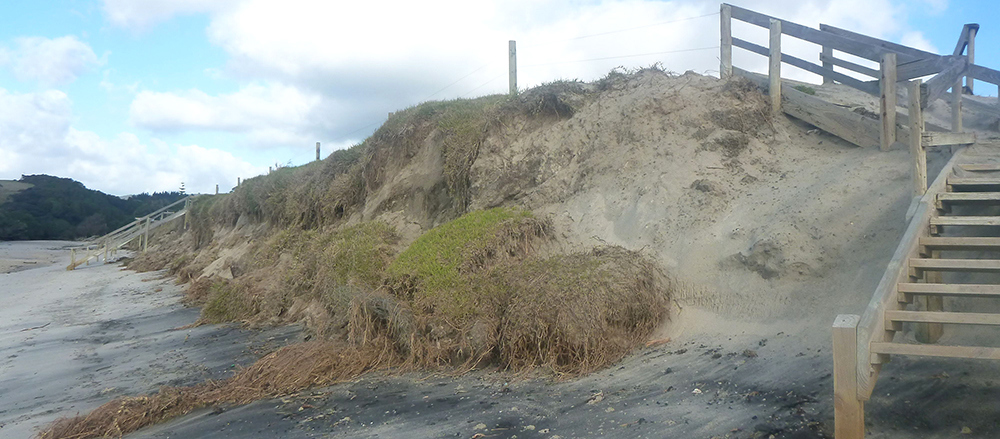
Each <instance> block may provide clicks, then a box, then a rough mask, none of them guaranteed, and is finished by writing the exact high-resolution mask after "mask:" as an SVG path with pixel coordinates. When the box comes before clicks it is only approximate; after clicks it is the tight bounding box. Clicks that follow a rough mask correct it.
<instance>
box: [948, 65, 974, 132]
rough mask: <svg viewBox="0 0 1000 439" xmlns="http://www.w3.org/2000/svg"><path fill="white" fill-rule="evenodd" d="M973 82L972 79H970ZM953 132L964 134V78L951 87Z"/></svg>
mask: <svg viewBox="0 0 1000 439" xmlns="http://www.w3.org/2000/svg"><path fill="white" fill-rule="evenodd" d="M969 80H970V81H971V80H972V77H971V76H970V77H969ZM951 132H953V133H961V132H962V78H958V81H955V85H953V86H951Z"/></svg>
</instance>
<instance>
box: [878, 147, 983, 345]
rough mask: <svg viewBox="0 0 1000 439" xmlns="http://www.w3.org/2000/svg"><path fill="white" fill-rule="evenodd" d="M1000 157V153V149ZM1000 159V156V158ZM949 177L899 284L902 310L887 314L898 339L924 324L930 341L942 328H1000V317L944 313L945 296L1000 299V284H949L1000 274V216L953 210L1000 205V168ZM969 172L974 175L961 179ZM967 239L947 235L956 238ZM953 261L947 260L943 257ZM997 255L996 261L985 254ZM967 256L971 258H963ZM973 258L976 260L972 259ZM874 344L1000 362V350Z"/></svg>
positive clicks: (979, 166)
mask: <svg viewBox="0 0 1000 439" xmlns="http://www.w3.org/2000/svg"><path fill="white" fill-rule="evenodd" d="M998 153H1000V151H998ZM998 156H1000V154H998ZM957 168H958V170H955V169H952V171H951V172H950V175H947V176H946V177H945V178H946V179H945V184H944V188H943V189H944V191H943V192H940V193H936V194H932V195H933V197H934V207H935V209H934V211H933V212H931V214H930V216H929V218H928V222H927V224H928V226H929V229H928V231H927V232H928V236H925V237H920V238H918V240H917V257H910V258H908V259H907V273H908V277H909V279H907V280H906V281H905V282H897V284H896V292H897V303H898V307H895V309H893V308H887V309H885V310H884V317H883V321H884V325H885V330H886V331H887V332H890V333H892V335H893V336H894V335H895V334H896V333H897V332H899V331H901V330H902V326H903V323H905V322H909V323H920V324H926V325H937V326H928V327H930V328H932V330H930V331H929V332H928V333H929V334H930V336H929V339H927V340H924V341H927V342H936V341H937V339H938V338H940V333H941V329H940V325H944V324H948V325H992V326H1000V313H978V312H975V313H973V312H947V311H944V310H943V309H941V308H942V307H941V306H940V305H941V304H942V303H943V298H945V297H949V298H953V299H961V298H969V297H978V298H982V297H987V298H997V299H1000V282H998V284H965V283H945V282H943V281H942V279H943V275H944V274H945V273H1000V259H996V257H997V256H998V255H1000V238H998V237H995V236H989V235H990V233H991V232H992V234H994V235H995V234H996V227H997V226H1000V216H996V215H988V216H987V215H957V214H955V211H956V210H958V209H952V207H954V206H962V208H963V209H966V210H970V209H972V210H975V208H976V207H982V208H983V209H978V210H984V209H988V208H990V207H993V206H997V205H1000V176H997V175H995V174H996V173H998V172H1000V164H995V163H961V164H958V166H957ZM958 172H962V173H963V174H973V175H962V176H959V175H956V173H958ZM956 234H960V235H961V236H945V235H956ZM943 252H944V253H947V254H948V257H942V253H943ZM991 252H992V253H996V254H995V255H993V256H992V257H989V258H987V257H981V255H982V254H984V253H986V254H989V253H991ZM963 255H965V256H966V257H962V256H963ZM969 255H972V256H969ZM918 301H920V302H923V303H924V304H926V305H925V306H924V308H925V309H924V310H911V308H915V307H916V305H917V302H918ZM893 338H894V337H892V336H890V337H887V339H888V340H890V341H887V342H873V343H872V344H871V346H870V349H871V353H872V354H875V355H926V356H934V357H955V358H980V359H1000V348H996V347H980V346H941V345H935V344H904V343H900V342H895V341H892V340H893Z"/></svg>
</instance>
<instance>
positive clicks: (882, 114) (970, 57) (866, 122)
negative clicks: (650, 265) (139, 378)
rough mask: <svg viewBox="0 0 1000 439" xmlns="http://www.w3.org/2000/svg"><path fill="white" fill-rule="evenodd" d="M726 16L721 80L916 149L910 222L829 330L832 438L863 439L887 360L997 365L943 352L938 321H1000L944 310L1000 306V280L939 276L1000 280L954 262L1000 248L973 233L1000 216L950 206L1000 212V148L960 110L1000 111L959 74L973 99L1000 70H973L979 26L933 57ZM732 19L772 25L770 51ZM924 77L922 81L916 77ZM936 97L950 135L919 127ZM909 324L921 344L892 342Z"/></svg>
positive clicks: (985, 351)
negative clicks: (961, 304) (764, 70)
mask: <svg viewBox="0 0 1000 439" xmlns="http://www.w3.org/2000/svg"><path fill="white" fill-rule="evenodd" d="M720 15H721V31H722V32H721V33H722V35H721V37H722V44H721V55H722V56H721V69H720V71H721V76H722V77H723V78H726V77H729V76H732V75H740V76H744V77H747V78H749V79H751V80H753V81H755V82H757V83H758V84H759V85H760V86H761V87H762V88H764V89H766V90H767V91H768V94H769V95H770V98H771V103H772V108H773V110H774V111H775V112H779V111H783V112H784V113H786V114H788V115H789V116H792V117H795V118H797V119H801V120H803V121H805V122H808V123H810V124H812V125H815V126H816V127H818V128H820V129H822V130H823V131H826V132H829V133H830V134H833V135H835V136H838V137H840V138H842V139H844V140H846V141H847V142H850V143H853V144H855V145H858V146H861V147H874V146H875V145H879V146H880V147H881V149H883V150H887V149H889V148H890V147H891V146H892V145H893V144H894V143H896V142H902V143H904V144H907V145H908V146H909V149H910V153H911V156H912V162H913V168H912V169H913V170H912V173H913V193H914V202H913V204H912V205H911V208H910V210H909V213H908V215H907V219H906V220H907V221H908V225H907V227H906V231H905V233H904V235H903V237H902V240H901V241H900V243H899V246H898V247H897V248H896V251H895V253H894V255H893V257H892V260H891V261H890V262H889V264H888V267H887V268H886V271H885V274H884V275H883V277H882V280H881V281H880V282H879V284H878V287H876V289H875V293H874V295H873V296H872V299H871V301H870V302H869V304H868V307H867V308H866V309H865V312H864V314H862V315H860V316H858V315H840V316H837V317H836V319H835V320H834V324H833V357H834V361H833V362H834V408H835V422H836V426H835V434H836V437H837V438H838V439H861V438H864V434H865V433H864V402H865V401H867V400H868V399H869V398H870V397H871V395H872V390H873V389H874V387H875V382H876V380H877V379H878V374H879V371H880V370H881V368H882V366H883V365H884V364H885V363H887V362H888V361H889V358H890V356H892V355H918V356H936V357H956V358H981V359H994V360H1000V348H993V347H982V346H945V345H940V344H936V342H937V341H938V340H939V339H940V337H941V334H942V332H943V331H942V325H943V324H966V325H1000V314H994V313H968V312H947V311H944V309H943V298H944V297H946V296H947V297H955V298H962V297H994V298H1000V285H998V284H960V283H945V282H944V280H943V279H944V276H943V274H944V273H949V272H987V273H990V272H992V273H1000V260H993V259H969V258H961V257H959V256H961V255H968V254H969V253H958V255H959V256H952V255H954V254H955V253H954V252H970V251H971V252H982V251H997V250H1000V238H996V237H988V236H975V235H976V234H983V231H984V229H986V228H989V227H996V226H1000V216H961V215H954V214H953V213H952V211H951V209H950V208H951V207H952V206H954V205H971V206H986V205H998V204H1000V177H997V176H996V174H995V173H996V172H1000V145H991V144H988V143H986V142H982V141H977V138H976V136H975V135H974V134H973V133H968V132H965V131H964V130H963V127H962V107H963V106H966V107H967V108H968V109H969V110H970V111H972V112H976V113H987V114H990V115H995V116H1000V105H997V106H994V105H989V104H984V103H982V102H979V101H976V100H972V99H970V98H969V97H967V96H964V95H963V86H962V78H963V77H964V78H965V82H966V87H965V88H966V90H967V91H970V92H971V90H972V89H973V84H974V81H975V80H980V81H983V82H987V83H990V84H994V85H1000V72H998V71H996V70H993V69H990V68H986V67H982V66H979V65H976V64H975V63H974V56H975V37H976V32H977V31H978V30H979V25H977V24H967V25H965V26H964V27H963V28H962V30H961V33H960V34H959V39H958V43H957V44H956V46H955V50H954V52H953V53H952V54H950V55H938V54H934V53H930V52H926V51H922V50H918V49H915V48H912V47H907V46H903V45H900V44H895V43H892V42H889V41H884V40H880V39H877V38H872V37H869V36H866V35H862V34H858V33H855V32H851V31H848V30H844V29H839V28H836V27H833V26H828V25H825V24H821V25H820V27H819V29H814V28H810V27H806V26H802V25H799V24H796V23H792V22H789V21H786V20H780V19H777V18H774V17H770V16H767V15H764V14H760V13H757V12H754V11H750V10H748V9H744V8H740V7H738V6H732V5H729V4H723V5H722V9H721V14H720ZM734 19H735V20H740V21H744V22H747V23H750V24H753V25H757V26H760V27H764V28H767V29H769V30H770V38H769V42H768V46H767V47H764V46H761V45H758V44H755V43H752V42H749V41H746V40H743V39H741V38H737V37H734V36H733V35H732V20H734ZM781 35H788V36H792V37H795V38H799V39H801V40H805V41H808V42H811V43H814V44H817V45H818V46H820V48H819V49H820V56H819V59H820V62H821V63H820V64H815V63H812V62H809V61H806V60H803V59H801V58H797V57H794V56H791V55H787V54H783V53H781ZM733 46H735V47H738V48H741V49H744V50H748V51H750V52H753V53H756V54H759V55H762V56H766V57H768V58H769V60H770V63H769V68H768V75H767V76H764V75H758V74H755V73H751V72H748V71H745V70H742V69H739V68H737V67H734V66H733V65H732V47H733ZM834 51H837V52H843V53H847V54H850V55H854V56H857V57H860V58H863V59H867V60H870V61H874V62H877V63H879V69H878V70H876V69H872V68H868V67H865V66H862V65H858V64H856V63H853V62H850V61H847V60H844V59H841V58H837V57H836V56H835V52H834ZM782 63H785V64H789V65H792V66H795V67H798V68H801V69H803V70H806V71H809V72H812V73H815V74H817V75H820V76H822V77H823V81H824V83H831V82H838V83H841V84H844V85H847V86H850V87H853V88H855V89H858V90H861V91H863V92H865V93H869V94H871V95H875V96H878V97H879V102H880V111H879V115H878V119H874V118H870V117H868V116H865V115H861V114H857V113H854V112H852V111H850V110H848V109H845V108H842V107H840V106H837V105H834V104H831V103H829V102H825V101H823V100H821V99H818V98H816V97H814V96H811V95H808V94H806V93H803V92H801V91H799V90H796V89H794V88H792V87H791V86H789V85H788V84H783V83H782V80H781V64H782ZM835 66H836V67H839V68H841V69H846V70H848V71H851V72H855V73H858V74H860V75H862V76H867V77H870V78H873V79H872V80H869V81H864V80H861V79H857V78H855V77H853V76H848V75H846V74H843V73H840V72H838V71H835V70H834V67H835ZM928 76H930V78H929V79H927V80H926V81H923V80H921V79H920V78H925V77H928ZM949 89H950V90H951V92H950V93H948V90H949ZM904 90H905V94H904V93H903V92H904ZM938 99H946V100H947V102H948V103H949V104H950V105H951V109H952V121H951V127H950V129H945V128H942V127H936V126H928V125H927V124H925V122H924V116H923V110H924V109H926V108H927V105H928V104H930V103H931V102H933V101H935V100H938ZM900 102H906V104H907V109H908V111H907V114H905V115H904V114H898V113H897V110H898V108H897V106H898V103H900ZM970 146H976V147H977V148H976V149H977V151H976V154H971V153H969V152H968V151H969V148H968V147H970ZM935 147H950V148H952V151H953V155H952V158H951V159H950V160H949V162H948V163H947V164H946V165H945V166H944V168H943V169H942V171H941V173H940V174H939V175H938V176H937V177H936V178H934V180H933V182H932V183H931V184H930V185H929V186H928V184H927V179H928V177H927V160H926V150H927V148H935ZM956 172H958V173H959V174H961V175H959V174H957V173H956ZM991 173H993V174H992V175H991ZM969 174H971V175H972V176H967V175H969ZM963 229H966V230H963ZM955 231H964V233H961V235H962V236H949V235H956V233H954V232H955ZM970 235H972V236H970ZM972 254H976V253H972ZM979 254H981V253H979ZM943 255H949V258H944V257H942V256H943ZM903 322H912V323H916V324H917V327H916V336H917V337H916V338H917V340H919V341H920V342H921V343H919V344H913V343H904V342H901V341H894V338H896V335H897V333H900V332H901V331H902V329H903V328H902V324H903Z"/></svg>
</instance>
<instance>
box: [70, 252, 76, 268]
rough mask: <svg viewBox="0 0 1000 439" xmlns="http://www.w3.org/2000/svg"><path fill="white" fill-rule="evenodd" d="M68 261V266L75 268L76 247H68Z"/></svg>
mask: <svg viewBox="0 0 1000 439" xmlns="http://www.w3.org/2000/svg"><path fill="white" fill-rule="evenodd" d="M69 262H70V263H69V266H70V267H71V268H70V270H72V269H75V268H76V249H75V248H71V249H69Z"/></svg>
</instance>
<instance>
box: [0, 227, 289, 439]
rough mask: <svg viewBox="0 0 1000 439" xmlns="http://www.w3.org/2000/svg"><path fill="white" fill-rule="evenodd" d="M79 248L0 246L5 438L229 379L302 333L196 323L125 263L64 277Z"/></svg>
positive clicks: (0, 402)
mask: <svg viewBox="0 0 1000 439" xmlns="http://www.w3.org/2000/svg"><path fill="white" fill-rule="evenodd" d="M73 244H74V243H71V242H54V241H45V242H39V241H35V242H2V243H0V263H2V265H0V267H2V268H3V273H2V274H0V301H2V303H3V306H0V437H2V438H28V437H32V436H34V435H35V434H36V433H37V430H38V429H39V428H40V427H42V426H44V425H46V424H48V423H49V422H51V421H53V420H55V419H56V418H58V417H61V416H72V415H75V414H78V413H87V412H88V411H89V410H91V409H94V408H96V407H98V406H100V405H101V404H103V403H105V402H107V401H109V400H111V399H113V398H114V397H116V396H120V395H129V396H135V395H140V394H143V393H149V392H153V391H155V390H156V389H157V388H159V387H160V386H163V385H189V384H195V383H199V382H202V381H204V380H207V379H218V378H224V377H227V376H229V375H231V374H232V370H233V369H234V368H236V367H239V366H241V365H245V364H247V363H250V362H252V361H254V360H256V359H258V358H260V356H262V355H264V354H266V353H267V352H270V351H272V350H274V349H276V348H277V347H280V346H282V345H285V344H287V343H289V342H292V341H296V337H297V336H298V334H299V332H300V331H299V328H298V327H294V326H293V327H285V328H278V329H275V330H271V331H264V332H260V331H250V330H244V329H241V328H239V327H238V326H233V325H228V326H219V325H212V326H201V327H197V328H191V329H178V328H180V327H183V326H185V325H189V324H191V323H193V322H194V321H195V320H196V319H197V317H198V312H199V311H198V309H193V308H185V307H184V306H183V305H181V303H180V297H181V289H182V287H181V286H177V285H174V282H173V279H169V278H165V277H163V275H162V273H155V272H154V273H136V272H132V271H126V270H123V269H122V268H121V267H120V266H119V264H107V265H104V264H92V265H90V266H86V265H85V266H83V267H80V268H78V269H76V270H74V271H66V269H65V267H66V265H67V264H69V251H68V250H65V248H66V247H67V246H69V245H73Z"/></svg>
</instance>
